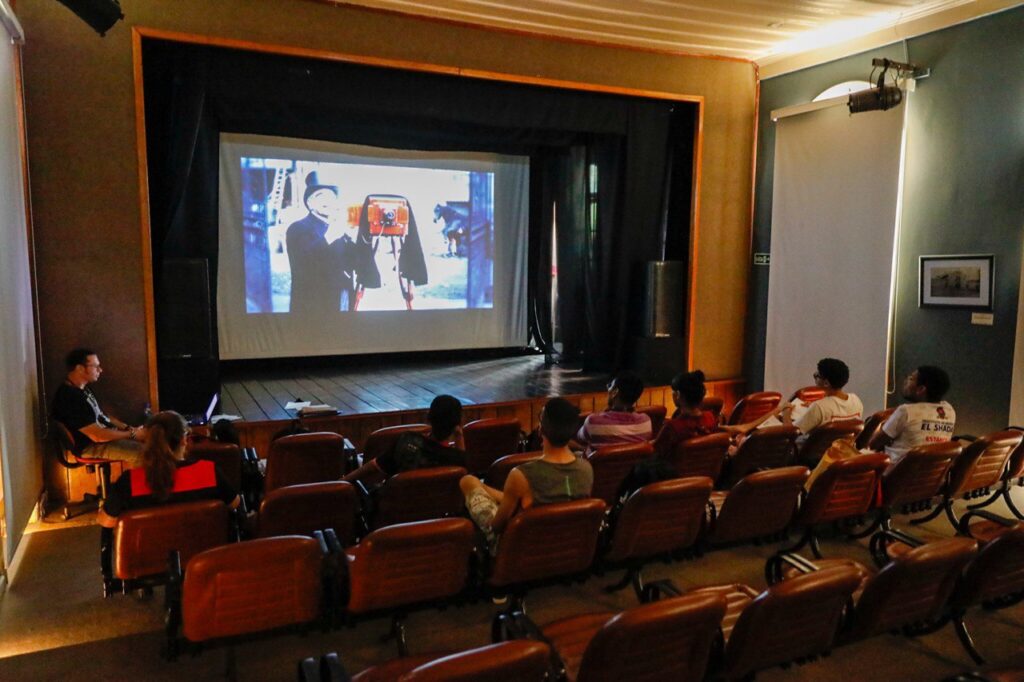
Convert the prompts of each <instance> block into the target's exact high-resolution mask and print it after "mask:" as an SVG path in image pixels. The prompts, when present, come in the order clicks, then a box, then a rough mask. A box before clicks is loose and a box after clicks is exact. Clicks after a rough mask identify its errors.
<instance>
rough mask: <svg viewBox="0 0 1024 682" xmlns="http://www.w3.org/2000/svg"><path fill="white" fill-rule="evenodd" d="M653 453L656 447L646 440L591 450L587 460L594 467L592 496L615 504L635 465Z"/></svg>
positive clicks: (609, 503)
mask: <svg viewBox="0 0 1024 682" xmlns="http://www.w3.org/2000/svg"><path fill="white" fill-rule="evenodd" d="M652 455H654V448H653V447H651V444H650V443H648V442H646V441H644V442H642V443H624V444H622V445H608V446H606V447H602V448H598V449H597V450H594V451H593V452H591V453H590V454H589V455H587V461H588V462H590V466H591V467H592V468H593V469H594V487H593V488H592V489H591V493H590V495H591V497H596V498H598V499H599V500H604V501H605V504H607V505H609V506H611V505H613V504H615V502H616V501H617V500H618V499H619V492H620V491H621V490H622V484H623V482H624V481H625V480H626V477H627V476H629V474H630V472H631V471H633V467H635V466H636V465H637V464H639V463H640V462H642V461H644V460H645V459H649V458H650V457H651V456H652Z"/></svg>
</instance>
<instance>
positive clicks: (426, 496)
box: [369, 466, 466, 529]
mask: <svg viewBox="0 0 1024 682" xmlns="http://www.w3.org/2000/svg"><path fill="white" fill-rule="evenodd" d="M465 475H466V470H465V469H463V468H462V467H447V466H446V467H429V468H427V469H414V470H412V471H403V472H401V473H398V474H395V475H394V476H392V477H390V478H389V479H388V480H387V481H385V482H384V485H382V486H381V487H380V488H378V489H377V490H376V491H375V492H374V494H373V504H372V506H373V512H372V515H371V517H370V520H369V521H370V522H369V526H370V528H371V529H374V528H382V527H384V526H391V525H394V524H396V523H409V522H411V521H425V520H427V519H440V518H443V517H445V516H458V515H459V514H461V513H462V510H463V509H464V503H465V498H464V497H463V495H462V491H461V490H460V489H459V480H460V479H461V478H462V477H463V476H465Z"/></svg>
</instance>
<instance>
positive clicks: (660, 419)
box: [636, 405, 668, 436]
mask: <svg viewBox="0 0 1024 682" xmlns="http://www.w3.org/2000/svg"><path fill="white" fill-rule="evenodd" d="M636 411H637V412H640V413H642V414H646V415H647V416H648V417H650V418H651V434H653V435H655V436H657V435H658V431H661V427H662V425H663V424H664V423H665V415H667V414H668V409H667V408H666V407H665V406H664V405H644V406H643V407H637V408H636Z"/></svg>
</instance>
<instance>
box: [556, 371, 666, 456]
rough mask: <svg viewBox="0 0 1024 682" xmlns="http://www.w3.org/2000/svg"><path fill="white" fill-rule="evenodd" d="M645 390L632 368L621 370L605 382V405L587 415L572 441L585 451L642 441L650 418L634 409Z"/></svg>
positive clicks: (649, 427)
mask: <svg viewBox="0 0 1024 682" xmlns="http://www.w3.org/2000/svg"><path fill="white" fill-rule="evenodd" d="M643 392H644V382H643V380H641V379H640V377H638V376H637V375H635V374H633V373H632V372H623V373H622V374H619V375H618V376H617V377H616V378H614V379H612V381H611V383H610V384H608V409H607V410H605V411H604V412H594V413H593V414H591V415H589V416H588V417H587V419H586V421H584V422H583V426H581V427H580V430H579V433H577V434H576V438H575V441H576V443H578V444H579V445H581V446H583V447H585V448H586V449H587V451H588V452H591V451H593V450H596V449H597V448H599V447H603V446H605V445H621V444H623V443H642V442H644V441H647V440H650V439H651V437H652V436H653V434H652V433H651V418H650V417H648V416H647V415H646V414H644V413H643V412H636V411H634V406H635V405H636V401H637V400H639V399H640V396H641V394H643Z"/></svg>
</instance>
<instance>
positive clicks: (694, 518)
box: [604, 477, 712, 599]
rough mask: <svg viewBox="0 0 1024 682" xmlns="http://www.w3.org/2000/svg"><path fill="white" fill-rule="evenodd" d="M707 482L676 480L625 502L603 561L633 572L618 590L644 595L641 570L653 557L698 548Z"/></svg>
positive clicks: (642, 490)
mask: <svg viewBox="0 0 1024 682" xmlns="http://www.w3.org/2000/svg"><path fill="white" fill-rule="evenodd" d="M711 488H712V483H711V479H710V478H707V477H699V478H676V479H672V480H669V481H659V482H657V483H651V484H649V485H645V486H644V487H643V488H640V489H639V490H637V491H636V492H634V493H633V494H632V495H630V496H629V498H628V499H627V500H626V503H625V504H624V505H623V507H622V511H621V512H620V513H619V515H618V517H617V518H616V519H615V525H614V528H613V529H612V533H611V542H610V543H609V546H608V552H607V553H606V554H605V556H604V560H605V561H606V562H608V563H610V564H613V565H616V564H627V565H628V567H629V570H628V571H627V573H626V576H625V577H624V578H623V580H622V581H621V582H620V583H619V584H618V585H616V586H614V589H621V588H624V587H626V586H627V585H629V584H631V583H632V585H633V589H634V590H635V591H636V594H637V598H638V599H639V598H640V597H641V595H642V593H643V579H642V576H641V570H642V569H643V566H644V564H645V563H646V562H647V561H649V560H651V559H652V558H655V557H658V556H661V555H666V554H669V553H670V552H675V551H678V550H681V549H686V548H689V547H692V546H694V544H696V542H697V540H698V539H700V535H701V533H702V532H703V531H704V529H705V526H706V524H707V505H708V496H709V495H710V494H711Z"/></svg>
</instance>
